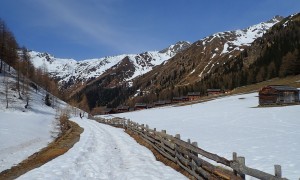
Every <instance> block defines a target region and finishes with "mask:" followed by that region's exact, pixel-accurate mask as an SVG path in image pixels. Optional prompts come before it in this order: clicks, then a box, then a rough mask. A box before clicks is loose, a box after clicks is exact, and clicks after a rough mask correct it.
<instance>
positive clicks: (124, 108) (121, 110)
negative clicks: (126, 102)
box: [117, 106, 129, 113]
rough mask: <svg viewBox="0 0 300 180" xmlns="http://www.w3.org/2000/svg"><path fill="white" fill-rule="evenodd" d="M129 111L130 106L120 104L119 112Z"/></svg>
mask: <svg viewBox="0 0 300 180" xmlns="http://www.w3.org/2000/svg"><path fill="white" fill-rule="evenodd" d="M128 111H129V106H118V107H117V112H118V113H123V112H128Z"/></svg>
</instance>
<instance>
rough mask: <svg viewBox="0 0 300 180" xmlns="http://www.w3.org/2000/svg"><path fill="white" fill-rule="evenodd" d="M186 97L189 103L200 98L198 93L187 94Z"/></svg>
mask: <svg viewBox="0 0 300 180" xmlns="http://www.w3.org/2000/svg"><path fill="white" fill-rule="evenodd" d="M187 96H188V98H189V100H190V101H194V100H197V99H199V98H200V92H188V95H187Z"/></svg>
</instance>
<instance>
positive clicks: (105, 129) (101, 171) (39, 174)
mask: <svg viewBox="0 0 300 180" xmlns="http://www.w3.org/2000/svg"><path fill="white" fill-rule="evenodd" d="M72 121H74V122H76V123H78V124H79V125H80V126H81V127H83V128H84V132H83V133H82V134H81V137H80V141H79V142H78V143H76V144H75V145H74V147H73V148H72V149H70V150H69V151H68V152H67V153H66V154H64V155H62V156H59V157H57V158H56V159H54V160H52V161H50V162H48V163H47V164H45V165H43V166H41V167H40V168H37V169H34V170H32V171H30V172H28V173H27V174H25V175H23V176H21V177H20V178H19V179H149V180H150V179H151V180H152V179H157V180H160V179H178V180H179V179H187V178H186V177H184V176H183V175H182V174H180V173H179V172H177V171H175V170H173V169H171V168H170V167H167V166H165V165H164V164H162V163H161V162H159V161H157V160H156V159H155V157H154V155H153V154H152V152H151V151H150V150H148V149H147V148H145V147H143V146H141V145H139V144H137V142H136V141H135V140H134V139H132V138H131V137H130V136H129V135H128V134H126V133H125V132H124V130H122V129H119V128H114V127H110V126H107V125H103V124H100V123H98V122H96V121H92V120H88V119H85V118H83V119H80V118H78V117H77V118H72Z"/></svg>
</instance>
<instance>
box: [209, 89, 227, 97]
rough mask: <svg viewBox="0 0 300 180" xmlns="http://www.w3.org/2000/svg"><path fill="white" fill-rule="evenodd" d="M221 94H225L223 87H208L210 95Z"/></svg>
mask: <svg viewBox="0 0 300 180" xmlns="http://www.w3.org/2000/svg"><path fill="white" fill-rule="evenodd" d="M219 94H224V91H222V90H221V89H207V95H208V96H213V95H219Z"/></svg>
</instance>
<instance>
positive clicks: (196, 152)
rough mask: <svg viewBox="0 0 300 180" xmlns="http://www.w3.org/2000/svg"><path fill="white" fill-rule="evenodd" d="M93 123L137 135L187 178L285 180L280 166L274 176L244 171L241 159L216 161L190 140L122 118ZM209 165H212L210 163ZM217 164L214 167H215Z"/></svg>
mask: <svg viewBox="0 0 300 180" xmlns="http://www.w3.org/2000/svg"><path fill="white" fill-rule="evenodd" d="M93 119H94V120H96V121H97V122H100V123H104V124H108V125H111V126H115V127H122V128H124V129H128V130H130V131H132V132H134V133H135V134H137V135H139V136H140V137H141V138H142V139H143V140H145V141H146V142H147V143H148V144H150V145H151V146H152V147H153V148H154V149H156V150H157V151H158V152H159V153H160V154H162V155H163V156H164V157H166V158H167V159H169V160H171V161H173V162H174V163H176V164H178V165H179V166H180V167H181V168H183V169H184V170H186V171H187V172H188V173H189V174H191V175H192V176H194V177H195V178H197V179H234V180H235V179H245V176H246V175H248V176H252V177H255V178H258V179H263V180H285V179H286V178H282V177H281V176H282V173H281V166H280V165H275V166H274V169H275V175H272V174H268V173H266V172H263V171H260V170H257V169H254V168H250V167H247V166H246V165H245V158H244V157H238V156H237V153H235V152H234V153H233V158H232V160H228V159H226V158H224V157H220V156H218V155H216V154H213V153H210V152H207V151H205V150H203V149H201V148H199V147H198V146H197V142H190V140H188V141H187V142H186V141H183V140H181V139H180V134H176V135H175V136H172V135H169V134H167V132H166V130H162V131H161V132H159V131H156V128H154V129H150V128H149V126H148V125H144V124H141V125H140V124H138V123H136V122H133V121H130V120H126V119H123V118H112V119H104V118H93ZM211 161H213V162H215V163H213V164H212V163H211ZM215 164H217V165H215Z"/></svg>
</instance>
